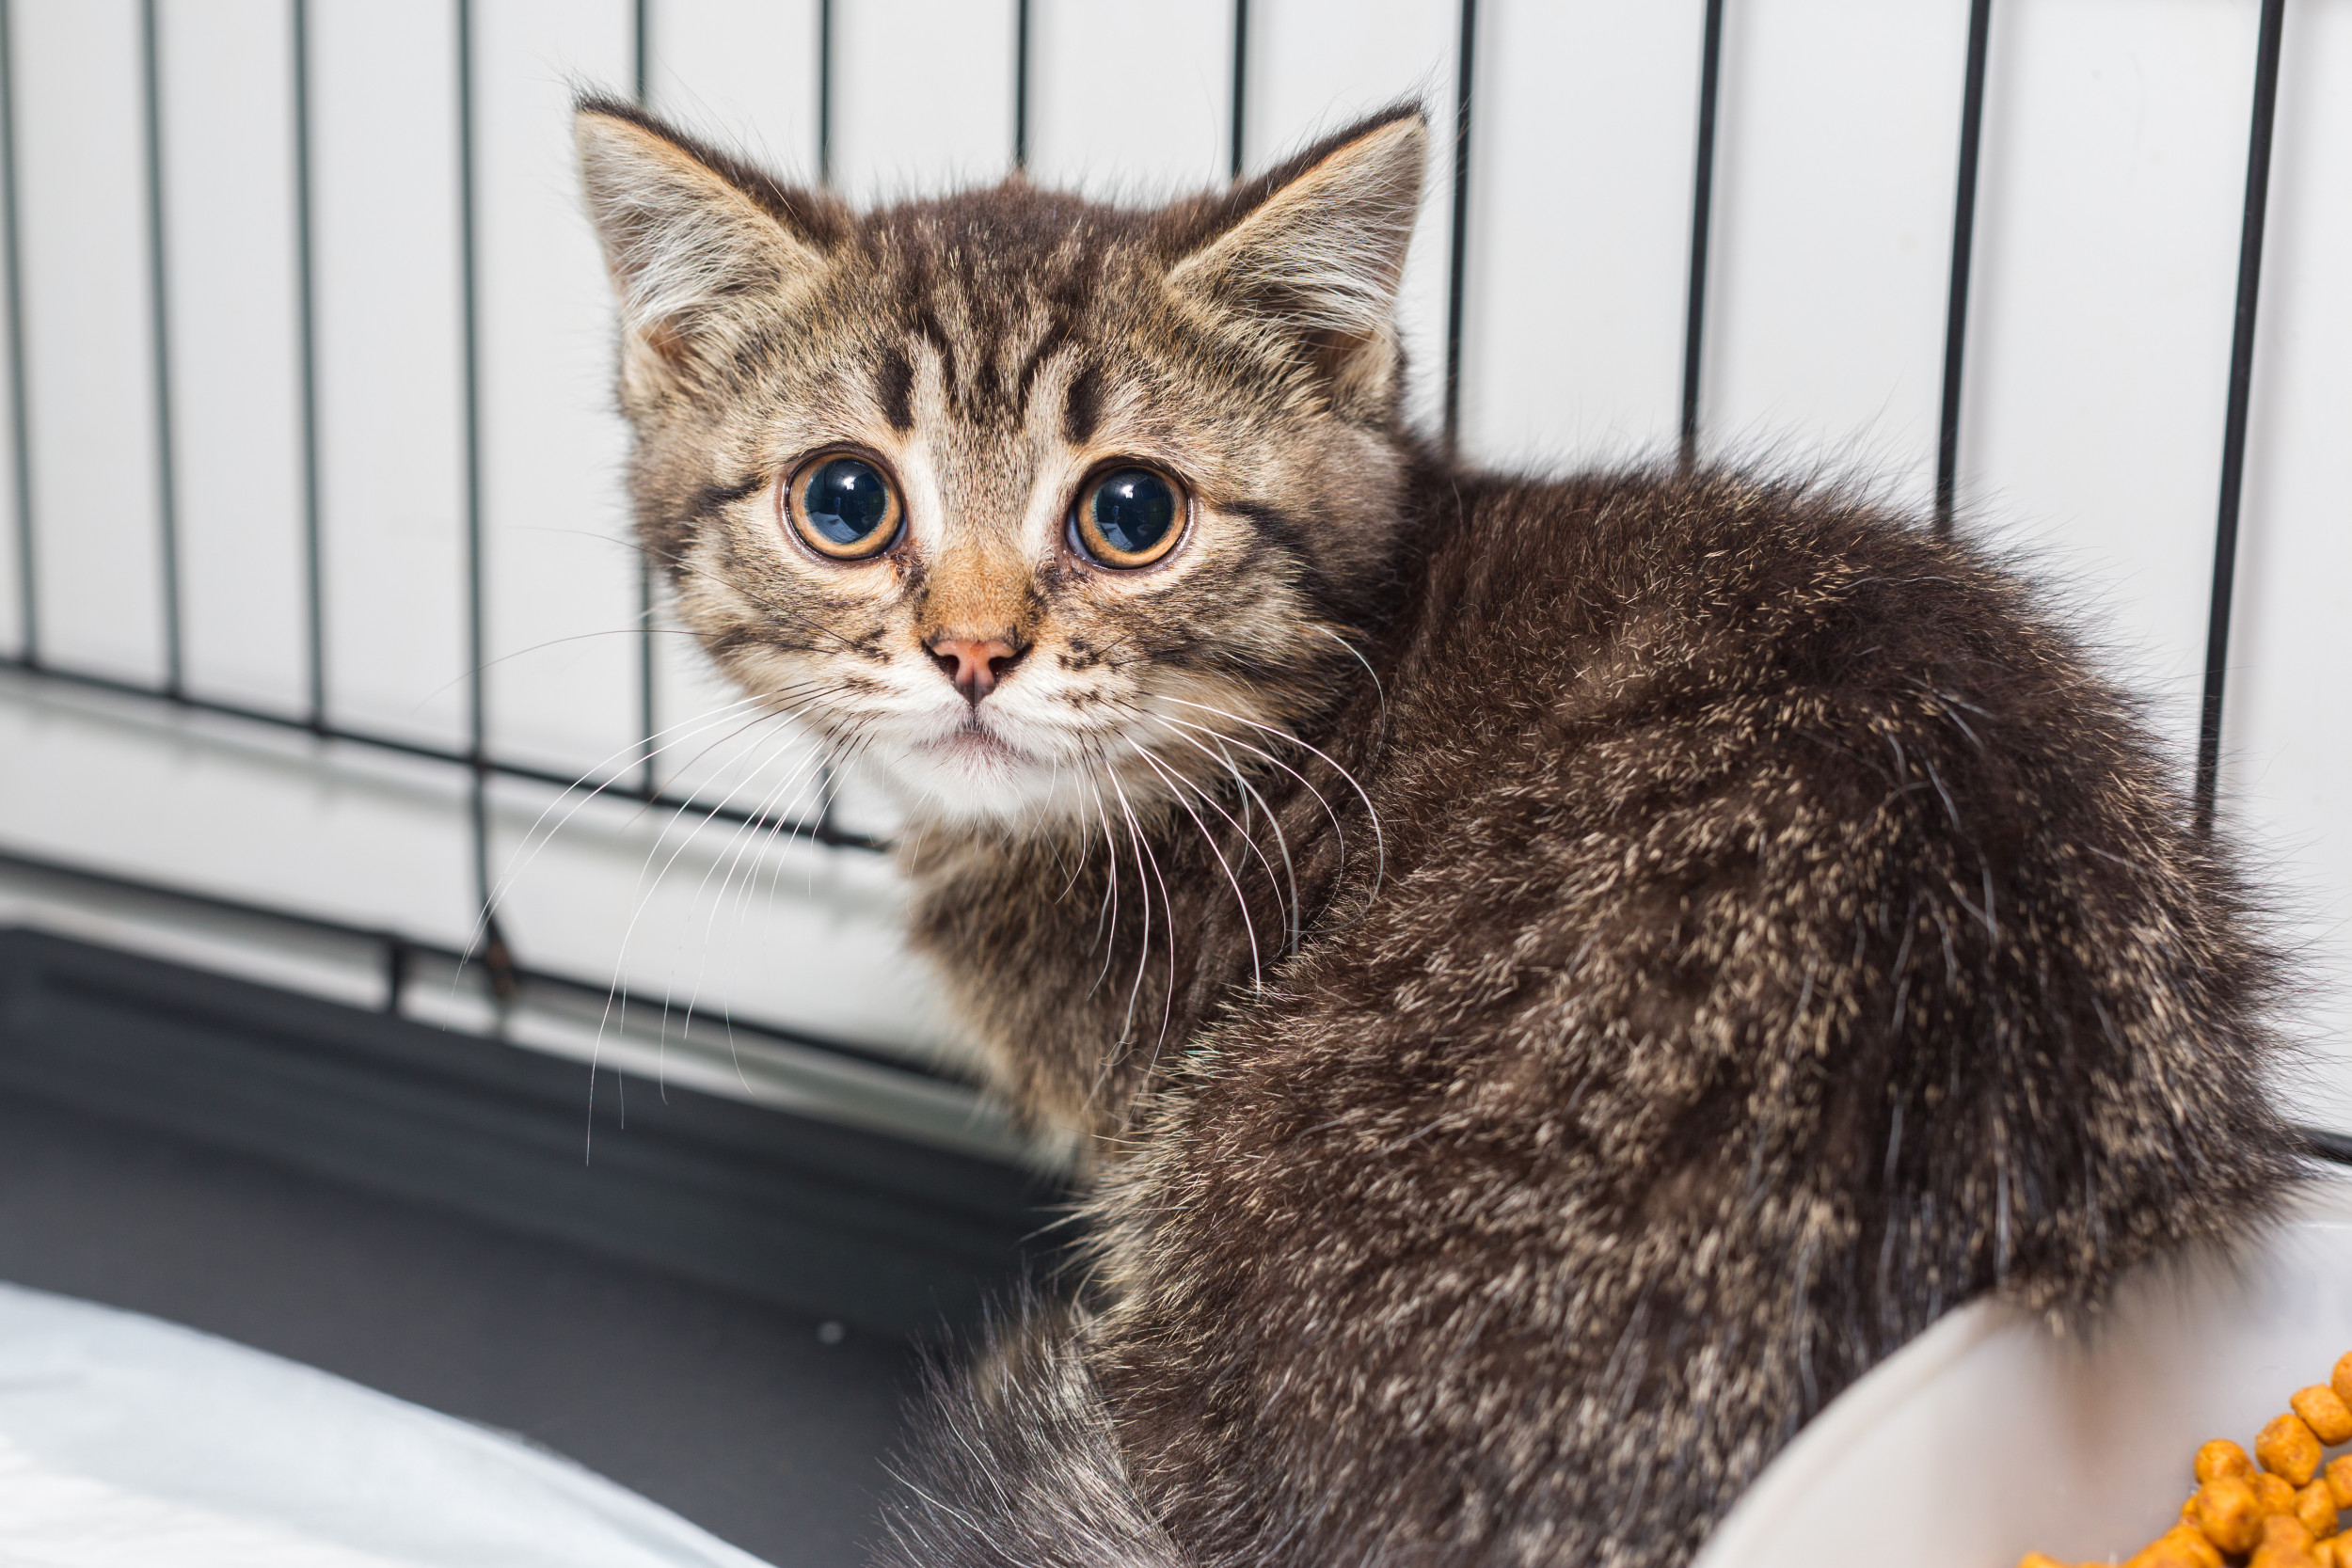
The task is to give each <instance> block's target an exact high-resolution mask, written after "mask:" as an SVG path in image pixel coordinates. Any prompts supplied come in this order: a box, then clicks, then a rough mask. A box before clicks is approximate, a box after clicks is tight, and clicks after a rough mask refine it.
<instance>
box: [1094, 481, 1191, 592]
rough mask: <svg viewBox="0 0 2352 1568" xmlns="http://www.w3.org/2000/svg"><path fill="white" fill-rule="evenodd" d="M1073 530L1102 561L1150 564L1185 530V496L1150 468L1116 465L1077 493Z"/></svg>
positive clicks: (1123, 563)
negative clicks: (1120, 466)
mask: <svg viewBox="0 0 2352 1568" xmlns="http://www.w3.org/2000/svg"><path fill="white" fill-rule="evenodd" d="M1070 531H1071V533H1072V534H1073V536H1074V537H1075V539H1076V541H1077V545H1078V548H1079V549H1081V550H1083V551H1084V552H1085V553H1086V554H1087V555H1088V556H1089V557H1090V558H1092V559H1093V560H1094V561H1095V562H1098V563H1099V564H1101V565H1104V566H1119V567H1135V566H1149V565H1151V564H1152V562H1155V561H1157V560H1159V559H1160V558H1161V557H1162V556H1164V555H1166V554H1167V553H1168V551H1169V550H1172V549H1174V548H1175V547H1176V541H1177V540H1179V539H1181V538H1183V537H1184V492H1183V491H1181V490H1179V489H1178V488H1177V487H1176V484H1175V483H1174V482H1173V481H1172V480H1169V479H1168V478H1167V477H1166V476H1165V475H1162V474H1158V473H1154V472H1153V471H1152V469H1150V468H1114V469H1112V470H1111V471H1110V472H1109V473H1106V474H1104V475H1103V476H1102V477H1101V478H1100V479H1097V480H1095V481H1094V482H1093V483H1090V484H1089V485H1088V486H1087V487H1086V489H1085V490H1083V491H1082V492H1080V493H1079V496H1078V505H1077V509H1076V510H1075V511H1074V512H1073V514H1072V515H1071V519H1070Z"/></svg>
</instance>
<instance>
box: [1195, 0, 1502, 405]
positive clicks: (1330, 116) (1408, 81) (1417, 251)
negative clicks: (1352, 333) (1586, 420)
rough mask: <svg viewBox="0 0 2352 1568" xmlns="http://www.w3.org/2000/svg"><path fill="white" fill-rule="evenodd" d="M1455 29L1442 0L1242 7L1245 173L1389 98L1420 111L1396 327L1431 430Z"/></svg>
mask: <svg viewBox="0 0 2352 1568" xmlns="http://www.w3.org/2000/svg"><path fill="white" fill-rule="evenodd" d="M1459 22H1460V19H1459V15H1458V12H1457V11H1456V8H1455V7H1454V4H1453V3H1452V0H1258V3H1257V4H1254V5H1252V6H1251V7H1250V8H1249V27H1250V38H1249V55H1248V82H1247V84H1246V86H1247V93H1248V103H1247V112H1246V114H1245V117H1244V121H1243V123H1244V127H1245V129H1244V131H1243V139H1244V142H1245V143H1246V145H1245V146H1244V148H1243V150H1242V151H1243V158H1244V162H1245V165H1246V167H1247V170H1248V171H1249V172H1255V171H1257V170H1259V169H1262V168H1264V167H1265V166H1267V165H1269V164H1272V163H1275V162H1278V161H1279V160H1280V159H1281V158H1283V157H1284V156H1286V155H1288V154H1289V153H1292V152H1295V151H1296V150H1298V149H1299V148H1300V147H1302V146H1304V145H1305V144H1307V143H1308V142H1311V141H1312V140H1313V139H1314V138H1315V137H1316V136H1318V135H1323V134H1325V133H1327V132H1331V131H1337V130H1340V129H1342V128H1343V127H1344V126H1345V125H1346V124H1347V123H1348V122H1349V121H1350V120H1352V119H1356V118H1357V117H1358V116H1359V115H1365V114H1370V113H1372V112H1374V111H1375V110H1377V109H1380V108H1384V107H1386V106H1387V105H1388V104H1391V103H1395V102H1397V101H1398V100H1399V99H1402V98H1416V99H1419V100H1420V101H1421V102H1422V103H1424V104H1426V105H1427V106H1428V110H1429V117H1430V131H1431V133H1432V135H1431V137H1430V158H1429V188H1428V194H1427V196H1426V198H1424V199H1423V201H1422V219H1421V230H1420V232H1419V233H1418V234H1416V235H1415V236H1414V239H1413V248H1412V251H1411V253H1410V254H1409V255H1408V256H1407V257H1406V263H1405V284H1404V289H1403V292H1402V293H1401V294H1400V296H1399V299H1398V305H1397V320H1398V325H1399V327H1400V329H1401V330H1402V332H1403V336H1404V341H1405V348H1406V355H1407V356H1408V358H1409V360H1410V364H1411V375H1412V379H1411V382H1410V385H1409V388H1408V390H1407V393H1406V402H1407V407H1408V408H1409V410H1410V412H1411V414H1412V416H1413V418H1414V419H1415V420H1417V421H1418V422H1420V423H1421V424H1422V425H1424V426H1426V427H1427V428H1429V429H1431V430H1435V429H1436V428H1437V425H1438V419H1439V417H1440V414H1441V412H1442V409H1443V405H1444V394H1445V320H1446V294H1447V288H1448V282H1447V272H1448V268H1449V265H1450V260H1451V259H1450V254H1449V253H1450V250H1451V247H1452V244H1453V241H1452V237H1451V230H1450V229H1449V227H1448V224H1449V216H1450V214H1451V213H1452V211H1453V202H1454V195H1453V192H1454V142H1453V136H1454V50H1455V43H1456V40H1457V36H1458V35H1457V28H1458V26H1459Z"/></svg>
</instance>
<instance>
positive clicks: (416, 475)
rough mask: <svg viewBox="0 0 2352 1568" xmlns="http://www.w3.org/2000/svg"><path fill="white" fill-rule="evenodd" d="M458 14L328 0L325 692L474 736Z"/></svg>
mask: <svg viewBox="0 0 2352 1568" xmlns="http://www.w3.org/2000/svg"><path fill="white" fill-rule="evenodd" d="M452 24H453V12H452V9H451V8H449V7H447V6H441V5H413V4H392V3H388V0H314V3H313V4H312V6H311V8H310V119H311V167H312V180H311V209H312V214H313V223H314V225H315V231H316V248H317V258H318V261H317V273H316V287H317V294H318V349H319V463H320V471H319V483H320V491H321V502H322V505H321V512H322V518H321V521H322V529H323V531H324V532H325V534H326V548H325V551H324V555H325V579H326V628H327V643H326V674H327V692H328V698H329V703H330V705H331V706H332V708H333V710H334V713H335V716H336V718H337V720H338V721H341V722H343V723H348V724H356V725H360V726H364V727H373V728H377V729H382V730H389V731H390V732H392V733H394V734H405V735H417V736H424V737H426V738H430V739H436V740H439V741H441V742H443V743H446V744H456V745H462V744H463V742H464V738H465V736H466V729H467V705H466V679H465V677H466V633H465V608H464V607H465V599H464V587H465V562H466V555H465V505H466V487H465V468H464V452H465V445H464V440H465V424H464V419H463V416H462V414H461V413H460V409H459V401H458V394H459V389H460V387H461V385H462V381H461V373H460V368H459V367H460V358H459V350H460V343H461V340H460V337H459V332H458V312H457V301H458V291H457V281H458V264H459V254H458V239H457V142H456V136H457V101H456V96H455V95H456V81H457V79H456V37H455V33H454V30H453V25H452Z"/></svg>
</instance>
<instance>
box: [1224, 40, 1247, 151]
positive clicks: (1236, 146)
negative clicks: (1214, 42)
mask: <svg viewBox="0 0 2352 1568" xmlns="http://www.w3.org/2000/svg"><path fill="white" fill-rule="evenodd" d="M1248 104H1249V0H1233V123H1232V131H1231V132H1230V133H1229V134H1230V135H1232V164H1231V166H1230V167H1229V169H1228V170H1227V172H1228V174H1229V175H1230V176H1231V177H1232V179H1235V180H1239V179H1240V178H1241V161H1242V133H1243V132H1244V131H1245V130H1247V129H1248V120H1247V119H1245V118H1244V116H1245V114H1246V113H1247V111H1248Z"/></svg>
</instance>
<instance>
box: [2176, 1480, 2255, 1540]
mask: <svg viewBox="0 0 2352 1568" xmlns="http://www.w3.org/2000/svg"><path fill="white" fill-rule="evenodd" d="M2192 1522H2193V1523H2194V1524H2195V1525H2196V1526H2197V1528H2198V1529H2199V1530H2200V1531H2201V1533H2202V1534H2203V1535H2204V1537H2205V1539H2206V1540H2208V1541H2210V1542H2212V1543H2213V1544H2215V1545H2217V1546H2218V1547H2220V1548H2221V1549H2222V1550H2223V1551H2225V1552H2250V1551H2252V1550H2253V1549H2254V1544H2255V1543H2256V1542H2258V1541H2260V1540H2261V1539H2262V1536H2263V1509H2262V1504H2261V1503H2259V1502H2257V1501H2256V1500H2255V1497H2254V1485H2253V1482H2251V1481H2248V1480H2247V1479H2246V1478H2245V1477H2244V1476H2223V1477H2222V1478H2221V1479H2220V1480H2218V1481H2207V1482H2206V1483H2205V1484H2204V1485H2203V1486H2201V1487H2200V1488H2198V1491H2197V1517H2196V1519H2195V1520H2194V1521H2192Z"/></svg>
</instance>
